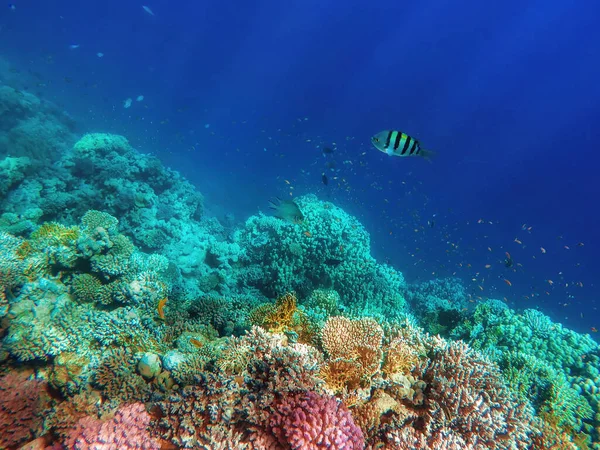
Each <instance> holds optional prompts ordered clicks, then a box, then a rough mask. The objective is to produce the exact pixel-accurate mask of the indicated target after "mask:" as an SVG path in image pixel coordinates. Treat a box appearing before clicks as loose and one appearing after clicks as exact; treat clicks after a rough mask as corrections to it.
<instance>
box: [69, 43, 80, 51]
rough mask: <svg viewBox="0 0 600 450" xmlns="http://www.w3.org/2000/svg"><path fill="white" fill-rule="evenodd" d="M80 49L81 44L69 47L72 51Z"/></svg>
mask: <svg viewBox="0 0 600 450" xmlns="http://www.w3.org/2000/svg"><path fill="white" fill-rule="evenodd" d="M79 47H80V45H79V44H71V45H69V49H71V50H76V49H78V48H79Z"/></svg>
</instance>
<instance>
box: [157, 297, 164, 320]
mask: <svg viewBox="0 0 600 450" xmlns="http://www.w3.org/2000/svg"><path fill="white" fill-rule="evenodd" d="M166 304H167V297H165V298H161V299H160V300H159V301H158V306H157V307H156V309H157V310H158V317H160V318H161V319H162V320H165V305H166Z"/></svg>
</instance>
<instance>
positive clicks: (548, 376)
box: [456, 301, 600, 434]
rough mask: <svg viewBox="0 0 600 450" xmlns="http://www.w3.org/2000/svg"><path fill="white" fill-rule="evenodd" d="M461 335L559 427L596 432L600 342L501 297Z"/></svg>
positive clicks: (459, 333)
mask: <svg viewBox="0 0 600 450" xmlns="http://www.w3.org/2000/svg"><path fill="white" fill-rule="evenodd" d="M456 334H457V336H458V337H462V338H466V339H467V340H468V341H469V343H470V345H471V346H472V347H473V348H475V349H479V350H482V351H484V352H485V353H486V354H487V355H488V356H489V357H490V358H491V359H492V360H494V361H496V362H498V364H499V365H500V367H501V368H502V371H503V374H504V376H505V378H506V379H507V380H508V382H509V386H510V387H511V389H512V390H513V391H515V392H516V393H518V394H519V395H520V396H522V397H524V398H527V399H528V400H530V401H531V402H532V403H533V404H534V406H536V408H537V410H538V412H539V413H542V414H546V415H551V416H552V417H553V421H554V422H556V423H557V425H559V426H560V427H562V428H564V429H566V430H573V431H574V432H584V433H587V434H590V433H592V427H591V426H590V425H589V424H588V422H587V421H588V420H589V419H591V418H593V417H594V415H596V414H598V413H599V411H598V407H599V405H600V390H598V389H597V386H600V377H599V374H598V368H597V365H598V362H599V358H598V354H599V350H600V347H599V346H598V344H597V343H596V342H595V341H594V340H592V339H591V338H590V336H589V335H581V334H578V333H575V332H573V331H571V330H568V329H566V328H564V327H563V326H562V325H561V324H560V323H554V322H552V320H551V319H550V318H549V317H547V316H545V315H544V314H542V313H541V312H539V311H537V310H525V311H524V312H523V313H522V314H518V313H516V312H514V311H512V310H510V309H508V308H507V307H506V306H505V305H503V304H502V303H501V302H498V301H488V302H484V303H482V304H480V305H478V306H477V308H476V309H475V311H474V313H473V314H472V317H471V319H470V320H469V321H468V323H467V322H465V323H464V324H463V325H462V327H458V328H457V330H456Z"/></svg>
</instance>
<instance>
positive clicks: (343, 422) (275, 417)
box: [269, 392, 365, 450]
mask: <svg viewBox="0 0 600 450" xmlns="http://www.w3.org/2000/svg"><path fill="white" fill-rule="evenodd" d="M273 409H274V412H273V414H272V415H271V418H270V420H269V427H270V430H271V432H272V433H273V434H274V435H275V436H276V437H277V439H278V440H279V442H280V443H281V444H282V445H284V446H285V447H286V448H291V449H292V450H318V449H322V448H327V449H331V450H361V449H363V448H364V445H365V444H364V438H363V435H362V431H361V430H360V428H359V427H357V426H356V425H355V424H354V421H353V419H352V415H351V414H350V412H349V411H348V409H347V408H346V407H345V406H344V405H342V404H341V403H340V401H339V400H337V399H336V398H335V397H331V396H328V395H319V394H316V393H314V392H296V393H290V394H287V395H285V396H283V397H282V398H281V399H280V400H279V401H278V402H277V403H276V404H275V405H274V406H273Z"/></svg>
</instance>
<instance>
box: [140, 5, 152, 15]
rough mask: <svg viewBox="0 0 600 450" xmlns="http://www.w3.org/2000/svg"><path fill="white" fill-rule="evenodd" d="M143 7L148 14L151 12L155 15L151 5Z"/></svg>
mask: <svg viewBox="0 0 600 450" xmlns="http://www.w3.org/2000/svg"><path fill="white" fill-rule="evenodd" d="M142 9H143V10H144V11H146V12H147V13H148V14H150V15H151V16H154V12H153V11H152V10H151V9H150V7H149V6H146V5H142Z"/></svg>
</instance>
